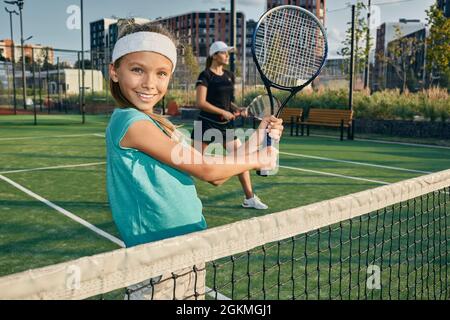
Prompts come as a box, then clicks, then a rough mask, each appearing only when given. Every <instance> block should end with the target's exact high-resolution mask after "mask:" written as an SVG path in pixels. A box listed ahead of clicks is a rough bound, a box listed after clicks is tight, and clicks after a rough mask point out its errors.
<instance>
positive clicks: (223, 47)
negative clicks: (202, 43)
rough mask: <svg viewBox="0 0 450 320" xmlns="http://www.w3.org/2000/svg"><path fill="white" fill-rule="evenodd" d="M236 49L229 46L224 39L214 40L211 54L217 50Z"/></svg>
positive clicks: (210, 49) (210, 50)
mask: <svg viewBox="0 0 450 320" xmlns="http://www.w3.org/2000/svg"><path fill="white" fill-rule="evenodd" d="M225 51H234V48H233V47H229V46H227V44H226V43H225V42H223V41H216V42H214V43H213V44H212V45H211V47H209V56H210V57H211V56H213V55H214V54H215V53H217V52H225Z"/></svg>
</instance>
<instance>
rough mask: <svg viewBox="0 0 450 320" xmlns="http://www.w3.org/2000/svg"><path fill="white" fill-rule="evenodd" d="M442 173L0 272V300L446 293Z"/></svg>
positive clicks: (446, 180)
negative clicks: (58, 261)
mask: <svg viewBox="0 0 450 320" xmlns="http://www.w3.org/2000/svg"><path fill="white" fill-rule="evenodd" d="M449 225H450V170H446V171H441V172H438V173H433V174H430V175H426V176H422V177H418V178H414V179H410V180H406V181H402V182H399V183H394V184H391V185H386V186H382V187H379V188H375V189H370V190H366V191H362V192H358V193H354V194H350V195H346V196H342V197H339V198H335V199H331V200H326V201H322V202H318V203H314V204H310V205H306V206H303V207H299V208H294V209H289V210H285V211H282V212H278V213H274V214H268V215H265V216H262V217H257V218H252V219H248V220H243V221H239V222H236V223H232V224H229V225H224V226H220V227H217V228H212V229H208V230H204V231H201V232H197V233H193V234H189V235H184V236H180V237H175V238H170V239H165V240H163V241H159V242H154V243H150V244H145V245H140V246H136V247H133V248H126V249H119V250H115V251H112V252H108V253H103V254H98V255H95V256H90V257H84V258H81V259H77V260H73V261H69V262H65V263H61V264H57V265H53V266H49V267H44V268H40V269H34V270H29V271H26V272H21V273H18V274H13V275H9V276H6V277H3V278H0V299H85V298H103V299H124V298H125V299H251V300H257V299H283V300H284V299H449V286H450V285H449V274H448V269H449V262H448V261H449V260H448V258H449V256H448V253H449V248H450V243H449V240H448V238H449V235H450V232H449Z"/></svg>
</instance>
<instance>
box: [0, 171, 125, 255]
mask: <svg viewBox="0 0 450 320" xmlns="http://www.w3.org/2000/svg"><path fill="white" fill-rule="evenodd" d="M0 179H2V180H3V181H5V182H7V183H9V184H11V185H12V186H14V187H16V188H17V189H19V190H21V191H23V192H25V193H26V194H27V195H29V196H30V197H33V198H35V199H37V200H39V201H41V202H43V203H44V204H46V205H47V206H49V207H51V208H53V209H55V210H56V211H58V212H59V213H61V214H63V215H65V216H66V217H68V218H69V219H72V220H74V221H76V222H78V223H79V224H81V225H83V226H85V227H86V228H88V229H90V230H91V231H94V232H95V233H97V234H98V235H100V236H102V237H104V238H106V239H108V240H110V241H111V242H114V243H115V244H117V245H119V246H120V247H122V248H124V247H125V244H124V243H123V241H121V240H120V239H118V238H116V237H114V236H113V235H111V234H109V233H107V232H105V231H103V230H102V229H99V228H97V227H96V226H94V225H93V224H91V223H89V222H87V221H86V220H83V219H81V218H80V217H78V216H76V215H75V214H73V213H71V212H69V211H67V210H66V209H63V208H61V207H60V206H58V205H56V204H54V203H53V202H50V201H48V200H47V199H45V198H43V197H41V196H40V195H38V194H36V193H34V192H33V191H31V190H29V189H27V188H25V187H23V186H21V185H20V184H18V183H17V182H14V181H12V180H11V179H8V178H7V177H5V176H3V175H0Z"/></svg>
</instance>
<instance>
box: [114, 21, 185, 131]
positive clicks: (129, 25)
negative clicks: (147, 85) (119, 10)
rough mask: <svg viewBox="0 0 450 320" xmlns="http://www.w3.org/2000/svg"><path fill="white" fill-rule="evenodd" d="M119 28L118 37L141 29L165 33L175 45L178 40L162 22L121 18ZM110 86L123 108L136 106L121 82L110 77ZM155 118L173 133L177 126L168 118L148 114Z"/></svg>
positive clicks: (118, 64) (118, 60)
mask: <svg viewBox="0 0 450 320" xmlns="http://www.w3.org/2000/svg"><path fill="white" fill-rule="evenodd" d="M119 28H120V29H121V30H120V32H119V36H118V39H120V38H122V37H124V36H126V35H128V34H132V33H136V32H141V31H148V32H156V33H160V34H163V35H165V36H167V37H169V38H170V39H171V40H172V41H173V42H174V43H175V46H176V45H177V44H176V41H175V39H174V38H173V36H172V34H171V33H170V32H169V31H168V30H167V29H165V28H164V27H163V26H161V25H160V24H156V23H152V22H149V23H145V24H137V23H135V22H134V19H130V20H121V21H119ZM120 61H121V58H119V59H117V60H116V61H115V62H114V68H115V69H117V68H119V66H120ZM109 88H110V90H111V94H112V96H113V97H114V99H115V100H116V101H117V103H118V104H119V106H120V107H121V108H128V107H135V106H134V105H133V104H132V103H131V102H130V101H128V99H127V98H126V97H125V96H124V95H123V93H122V91H121V90H120V86H119V83H117V82H114V81H112V79H111V78H110V79H109ZM148 115H149V116H150V117H151V118H152V119H153V120H155V121H156V122H157V123H158V124H159V125H161V127H162V128H163V129H164V131H166V133H168V134H169V135H170V136H172V135H173V133H174V131H175V129H176V127H175V126H174V125H173V124H172V123H171V122H170V121H169V120H167V119H166V118H164V117H163V116H160V115H158V114H155V113H153V112H151V113H149V114H148Z"/></svg>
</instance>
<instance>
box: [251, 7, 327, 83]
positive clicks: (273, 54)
mask: <svg viewBox="0 0 450 320" xmlns="http://www.w3.org/2000/svg"><path fill="white" fill-rule="evenodd" d="M254 50H255V56H256V60H257V62H258V64H259V65H260V67H261V70H262V72H263V73H264V75H265V76H266V77H267V78H268V79H269V80H270V81H271V82H273V83H275V84H278V85H280V86H283V87H287V88H292V87H298V86H301V85H302V84H304V83H305V82H306V81H307V80H309V79H311V78H312V77H313V76H314V75H316V73H317V72H318V71H319V70H320V68H321V67H322V65H323V62H324V59H325V56H326V36H325V34H324V30H323V29H322V27H321V26H320V24H319V22H317V20H316V19H314V18H313V17H312V16H311V14H309V13H308V12H305V11H304V10H302V9H301V8H296V7H293V6H288V7H282V8H276V9H274V10H272V11H271V12H270V13H269V14H267V15H266V16H265V18H264V19H263V20H262V21H261V22H260V24H259V27H258V28H257V30H256V34H255V42H254Z"/></svg>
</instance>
